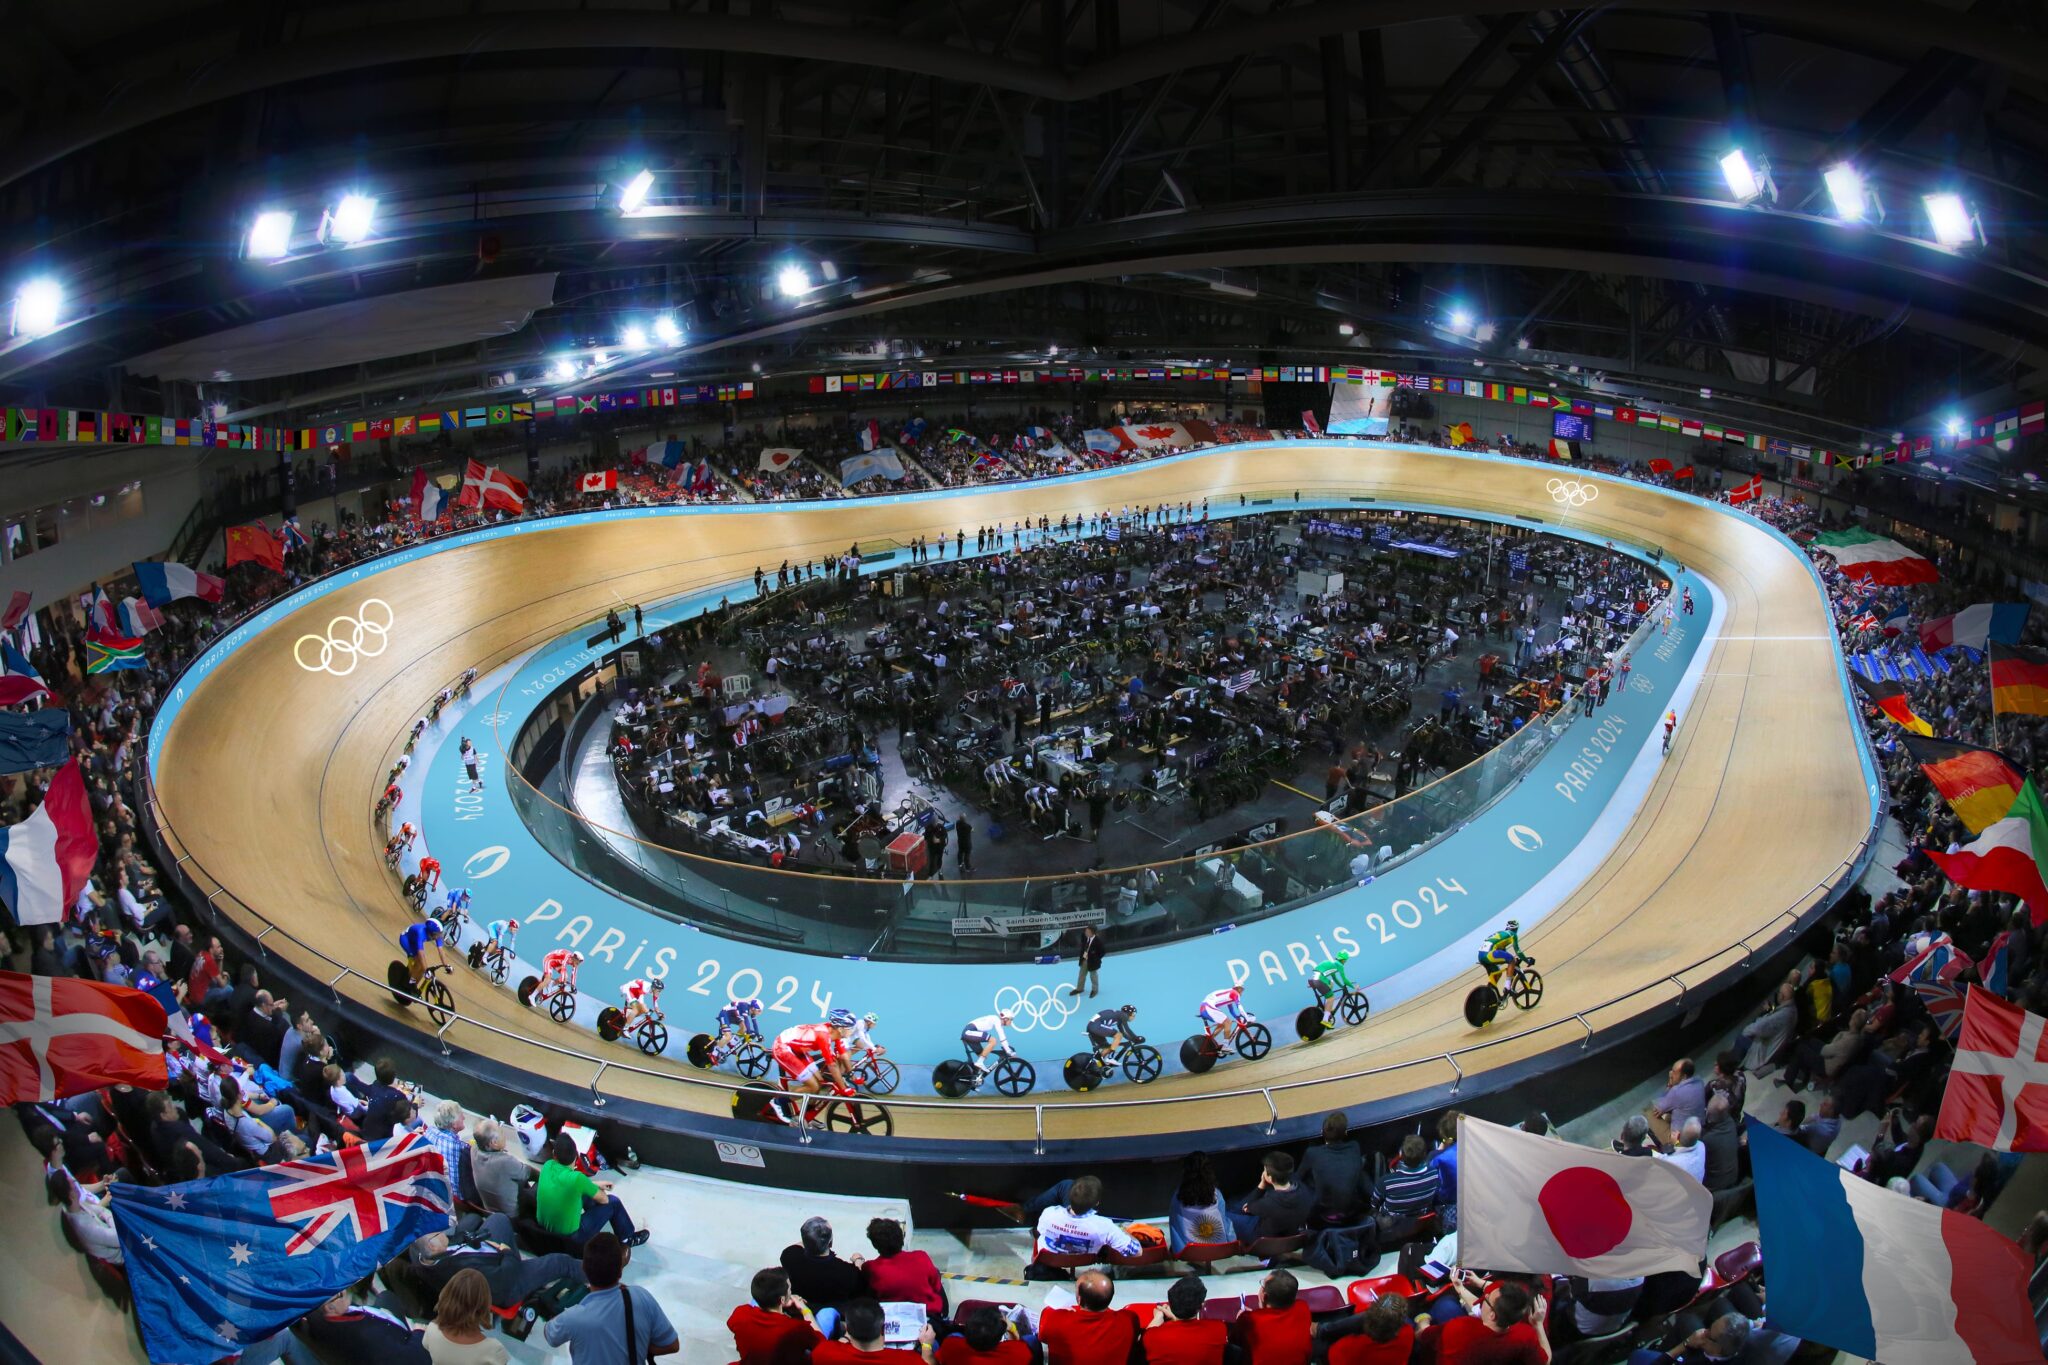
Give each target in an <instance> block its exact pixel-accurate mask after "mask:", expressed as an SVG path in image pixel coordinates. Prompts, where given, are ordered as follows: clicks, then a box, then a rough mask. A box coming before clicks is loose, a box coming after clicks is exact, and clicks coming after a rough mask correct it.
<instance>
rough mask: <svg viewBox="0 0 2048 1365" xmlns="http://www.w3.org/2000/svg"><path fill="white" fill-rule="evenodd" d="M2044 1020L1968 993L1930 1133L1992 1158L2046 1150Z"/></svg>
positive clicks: (1986, 995)
mask: <svg viewBox="0 0 2048 1365" xmlns="http://www.w3.org/2000/svg"><path fill="white" fill-rule="evenodd" d="M2044 1032H2048V1019H2043V1018H2042V1017H2041V1016H2040V1015H2038V1014H2029V1013H2027V1012H2026V1011H2025V1010H2023V1009H2021V1008H2020V1007H2019V1006H2018V1005H2014V1004H2011V1003H2009V1002H2007V1001H2004V1000H2001V999H1999V998H1998V997H1997V996H1995V995H1993V994H1991V992H1989V991H1987V990H1983V989H1982V988H1973V989H1972V990H1971V991H1970V994H1969V998H1968V1000H1967V1001H1966V1002H1965V1003H1964V1008H1963V1031H1962V1034H1961V1036H1959V1037H1958V1038H1957V1039H1956V1056H1955V1064H1954V1065H1953V1066H1952V1067H1950V1069H1949V1073H1948V1089H1947V1090H1945V1091H1943V1092H1942V1096H1941V1117H1940V1118H1938V1119H1936V1120H1935V1123H1934V1135H1935V1136H1936V1137H1938V1138H1945V1139H1947V1140H1949V1141H1951V1142H1974V1143H1976V1144H1977V1145H1978V1146H1979V1147H1989V1148H1990V1149H1991V1150H1992V1151H1994V1152H2048V1039H2044V1038H2043V1036H2042V1035H2043V1033H2044Z"/></svg>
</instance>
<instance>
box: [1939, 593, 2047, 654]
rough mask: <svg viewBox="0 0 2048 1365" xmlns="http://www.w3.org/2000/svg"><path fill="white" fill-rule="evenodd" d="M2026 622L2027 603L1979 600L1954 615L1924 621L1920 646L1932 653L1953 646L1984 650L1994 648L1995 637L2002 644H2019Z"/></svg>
mask: <svg viewBox="0 0 2048 1365" xmlns="http://www.w3.org/2000/svg"><path fill="white" fill-rule="evenodd" d="M2026 624H2027V604H2026V603H2025V602H1979V603H1977V604H1976V605H1975V606H1973V607H1964V608H1963V609H1962V610H1961V611H1959V612H1957V613H1956V614H1955V615H1954V616H1942V617H1938V618H1936V619H1935V620H1932V621H1924V622H1922V623H1921V625H1920V648H1922V649H1924V650H1926V651H1927V652H1928V653H1930V654H1932V653H1933V652H1934V651H1935V650H1937V649H1947V648H1948V647H1949V646H1950V645H1968V646H1969V647H1970V648H1971V649H1975V650H1980V651H1981V650H1984V649H1988V648H1990V645H1991V642H1992V641H1993V640H1996V641H1997V642H1998V643H1999V644H2002V645H2016V644H2018V643H2019V640H2020V632H2021V631H2022V630H2024V629H2025V628H2026Z"/></svg>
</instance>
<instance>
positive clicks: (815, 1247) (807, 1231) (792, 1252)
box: [782, 1218, 867, 1337]
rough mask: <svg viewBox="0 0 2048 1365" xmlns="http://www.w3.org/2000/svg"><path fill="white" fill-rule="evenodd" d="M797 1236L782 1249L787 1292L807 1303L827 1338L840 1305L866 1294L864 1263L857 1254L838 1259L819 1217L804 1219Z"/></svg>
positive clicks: (835, 1323)
mask: <svg viewBox="0 0 2048 1365" xmlns="http://www.w3.org/2000/svg"><path fill="white" fill-rule="evenodd" d="M797 1236H798V1237H799V1238H800V1239H801V1240H800V1241H799V1242H796V1243H792V1244H791V1245H789V1246H786V1247H784V1248H783V1249H782V1268H783V1269H784V1270H785V1271H787V1272H789V1292H790V1293H792V1294H794V1295H796V1296H797V1297H798V1298H800V1299H802V1300H803V1301H804V1302H805V1303H807V1304H809V1305H810V1306H811V1312H812V1313H814V1314H815V1315H816V1316H817V1319H818V1330H819V1331H820V1332H823V1333H824V1334H825V1335H826V1336H828V1337H829V1336H832V1335H834V1332H835V1329H836V1328H837V1327H838V1324H839V1310H840V1308H841V1306H843V1305H844V1304H845V1303H847V1301H849V1300H851V1299H857V1298H860V1297H862V1296H863V1295H864V1294H866V1293H867V1286H866V1283H865V1281H864V1280H863V1279H862V1276H861V1267H862V1266H863V1265H864V1264H865V1262H864V1261H862V1259H861V1258H860V1257H858V1256H856V1257H854V1258H853V1259H852V1260H851V1261H847V1260H842V1259H841V1258H840V1256H839V1254H838V1253H837V1252H835V1251H833V1250H832V1225H831V1224H830V1223H828V1222H826V1221H825V1220H824V1219H823V1218H806V1219H804V1223H803V1226H802V1227H801V1228H799V1229H797Z"/></svg>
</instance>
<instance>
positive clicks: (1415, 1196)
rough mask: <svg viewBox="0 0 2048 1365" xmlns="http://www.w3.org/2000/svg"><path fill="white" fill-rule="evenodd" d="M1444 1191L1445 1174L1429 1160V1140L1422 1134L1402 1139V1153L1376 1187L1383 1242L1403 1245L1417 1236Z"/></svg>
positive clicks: (1375, 1207) (1376, 1209) (1376, 1210)
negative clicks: (1426, 1215)
mask: <svg viewBox="0 0 2048 1365" xmlns="http://www.w3.org/2000/svg"><path fill="white" fill-rule="evenodd" d="M1442 1194H1443V1178H1442V1177H1441V1176H1439V1175H1438V1174H1437V1173H1436V1168H1435V1167H1434V1166H1432V1165H1430V1164H1429V1144H1428V1143H1427V1142H1424V1141H1423V1140H1422V1134H1420V1133H1410V1134H1408V1136H1406V1137H1404V1138H1402V1139H1401V1153H1400V1156H1399V1157H1398V1158H1397V1159H1396V1160H1395V1162H1394V1164H1393V1165H1391V1166H1389V1167H1387V1173H1386V1174H1385V1175H1383V1176H1381V1177H1380V1183H1379V1186H1378V1188H1376V1189H1375V1190H1374V1191H1373V1213H1374V1215H1375V1221H1376V1222H1377V1223H1378V1225H1379V1229H1378V1231H1379V1242H1380V1245H1381V1246H1399V1245H1400V1244H1401V1243H1403V1242H1405V1241H1407V1240H1408V1239H1409V1238H1411V1237H1413V1236H1414V1235H1415V1233H1416V1230H1417V1228H1419V1227H1420V1226H1421V1222H1422V1218H1423V1216H1424V1215H1425V1214H1428V1213H1431V1212H1433V1211H1434V1210H1435V1209H1436V1207H1437V1204H1438V1202H1439V1201H1440V1199H1441V1197H1442Z"/></svg>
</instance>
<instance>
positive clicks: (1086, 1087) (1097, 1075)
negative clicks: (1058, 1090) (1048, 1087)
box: [1060, 1052, 1102, 1095]
mask: <svg viewBox="0 0 2048 1365" xmlns="http://www.w3.org/2000/svg"><path fill="white" fill-rule="evenodd" d="M1060 1079H1061V1080H1063V1081H1065V1082H1066V1083H1067V1089H1069V1090H1078V1091H1080V1092H1081V1093H1082V1094H1084V1095H1085V1094H1087V1093H1088V1092H1089V1091H1090V1090H1093V1089H1094V1088H1095V1087H1096V1086H1098V1085H1101V1084H1102V1071H1101V1069H1100V1068H1099V1067H1097V1066H1096V1065H1095V1054H1094V1053H1092V1052H1076V1053H1075V1054H1074V1055H1073V1056H1071V1057H1069V1058H1067V1060H1066V1061H1065V1062H1064V1063H1062V1064H1061V1066H1060Z"/></svg>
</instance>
